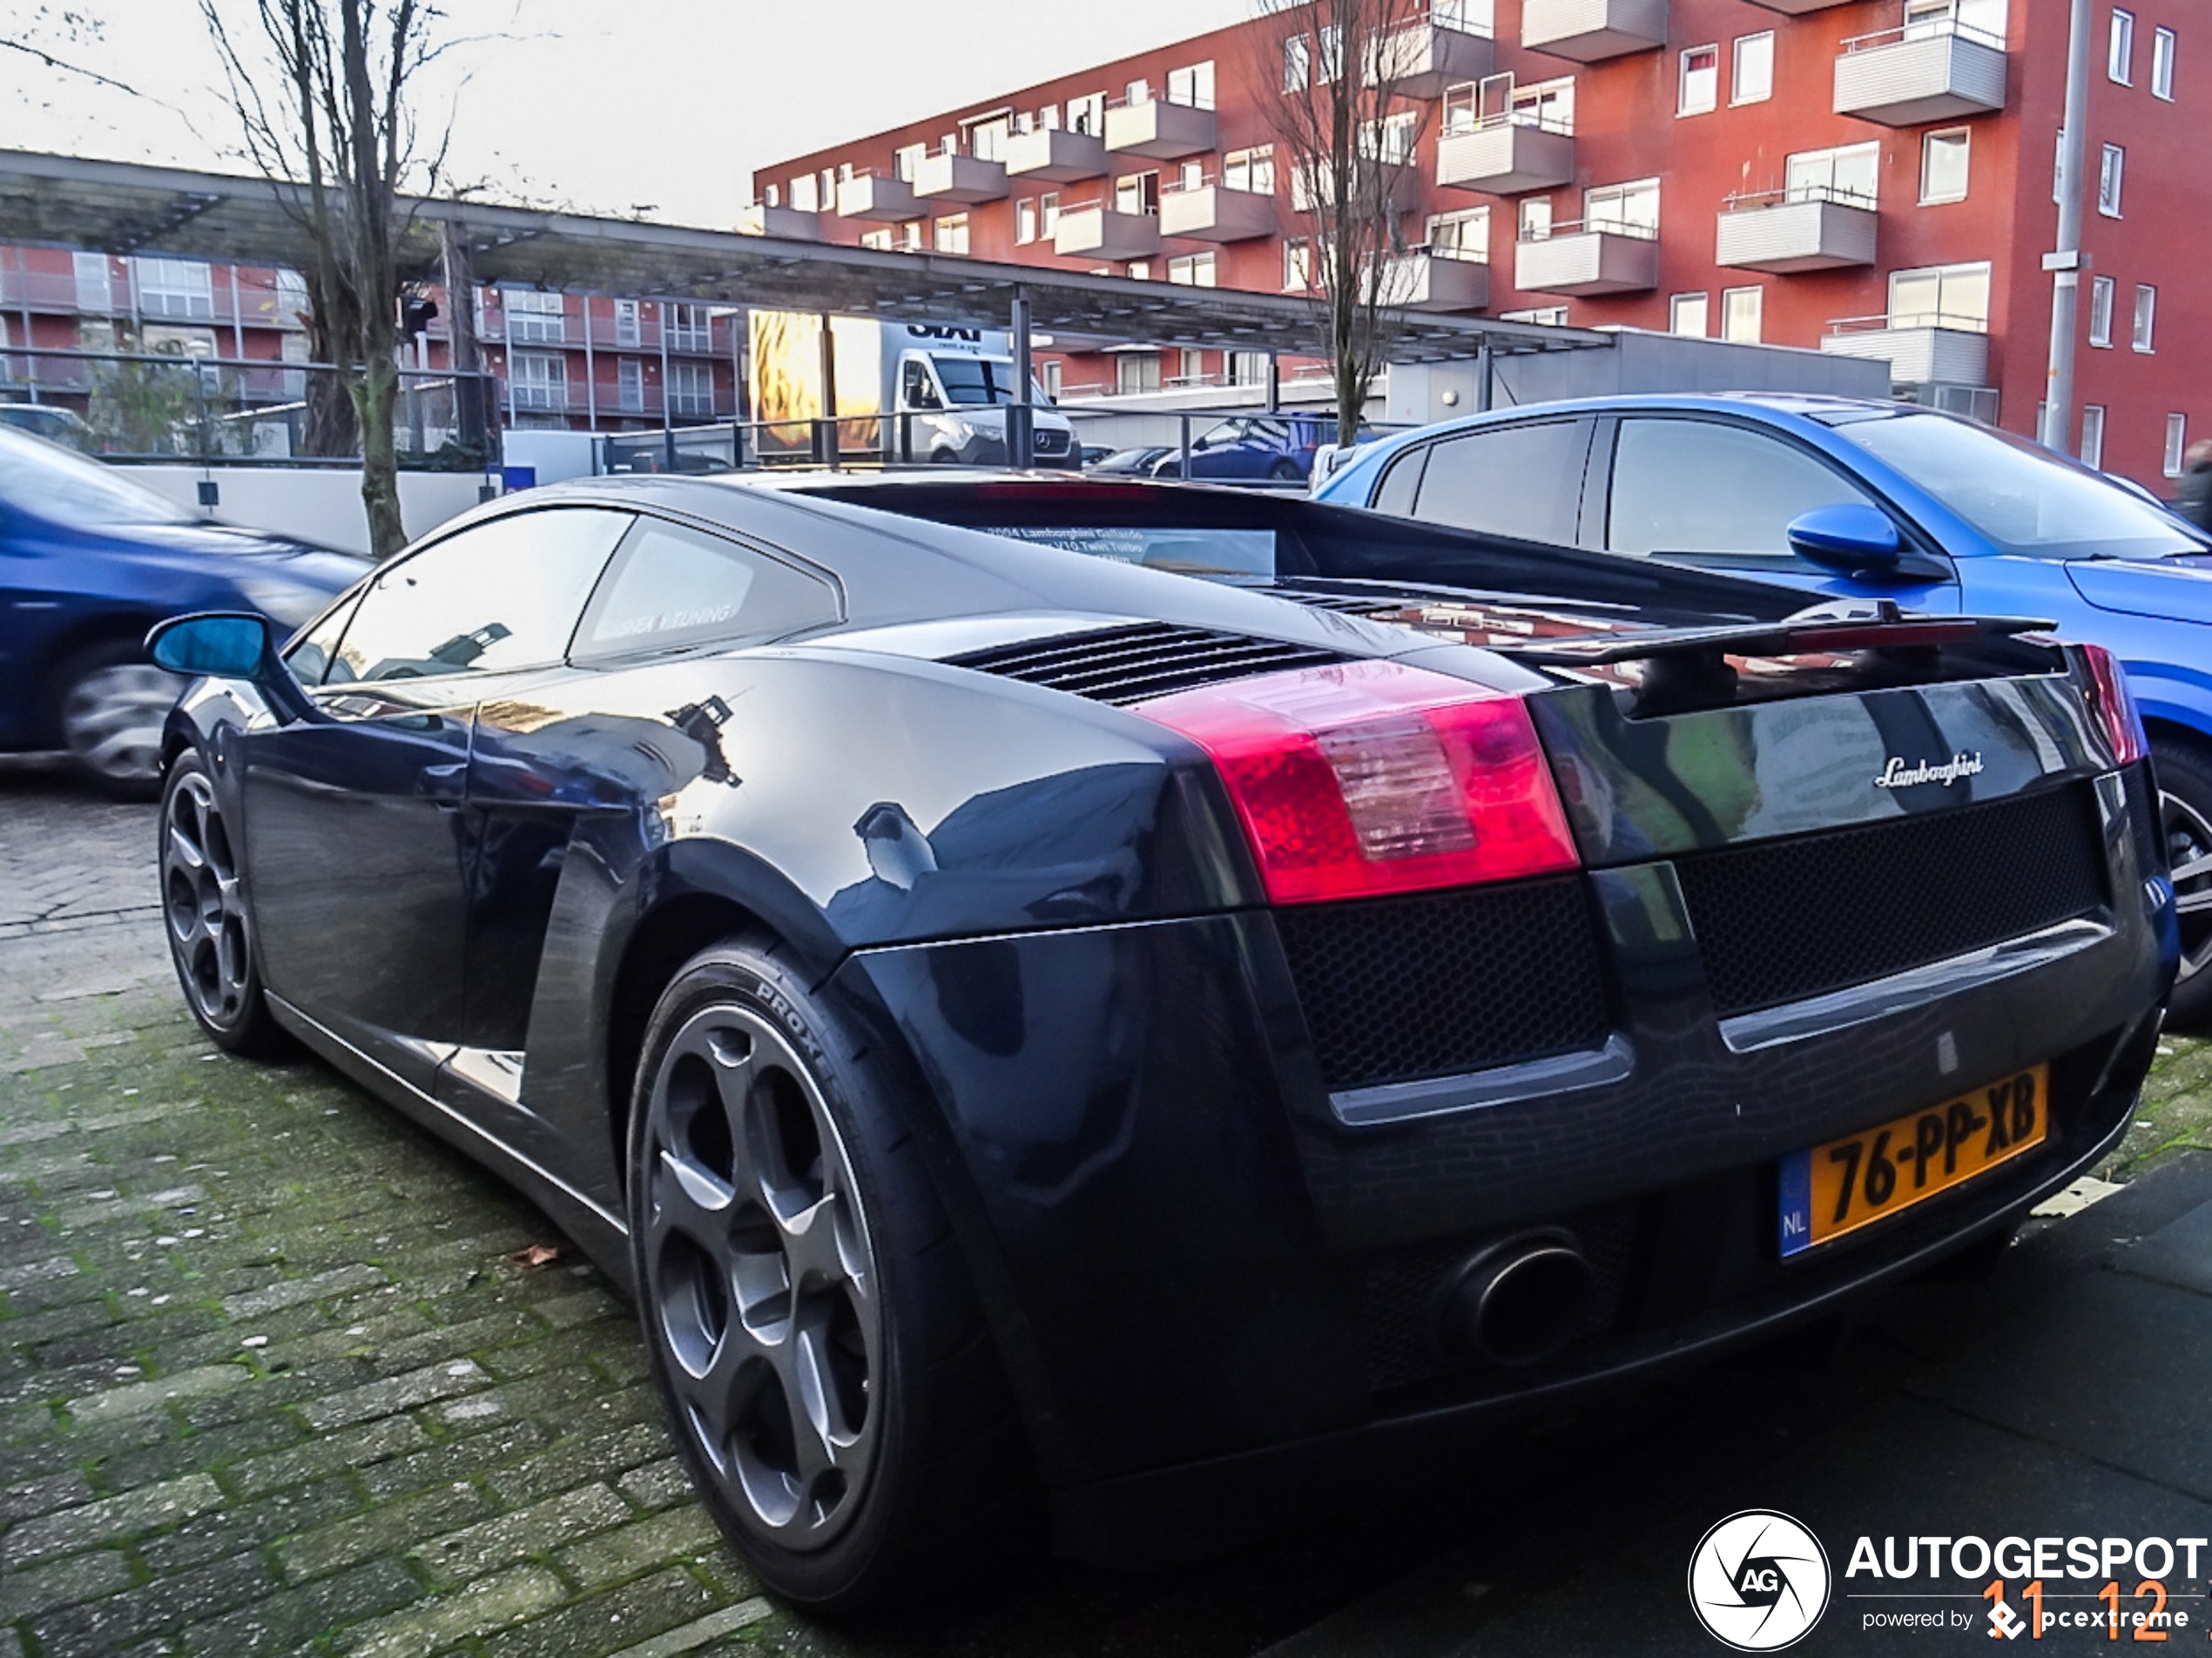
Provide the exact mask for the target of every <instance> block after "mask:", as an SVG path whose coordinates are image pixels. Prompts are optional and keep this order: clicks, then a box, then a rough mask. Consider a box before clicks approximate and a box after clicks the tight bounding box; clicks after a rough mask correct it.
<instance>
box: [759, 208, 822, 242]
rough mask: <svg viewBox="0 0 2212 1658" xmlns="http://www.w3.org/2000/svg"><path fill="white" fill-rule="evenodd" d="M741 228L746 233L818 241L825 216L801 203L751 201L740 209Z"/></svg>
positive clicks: (796, 240)
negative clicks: (781, 204) (776, 204)
mask: <svg viewBox="0 0 2212 1658" xmlns="http://www.w3.org/2000/svg"><path fill="white" fill-rule="evenodd" d="M738 233H740V234H742V235H745V236H777V237H781V238H783V239H785V240H786V241H794V242H819V241H820V240H821V239H822V216H821V215H820V214H819V213H810V212H806V210H805V209H803V208H799V207H783V206H777V207H771V206H768V205H767V204H766V203H765V202H758V201H756V202H752V203H749V204H747V205H746V206H743V207H740V208H738Z"/></svg>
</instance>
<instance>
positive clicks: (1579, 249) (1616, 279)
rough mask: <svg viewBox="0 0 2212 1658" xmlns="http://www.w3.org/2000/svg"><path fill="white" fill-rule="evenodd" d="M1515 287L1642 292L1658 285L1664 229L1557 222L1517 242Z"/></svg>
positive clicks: (1579, 294)
mask: <svg viewBox="0 0 2212 1658" xmlns="http://www.w3.org/2000/svg"><path fill="white" fill-rule="evenodd" d="M1513 285H1514V286H1515V287H1517V288H1519V289H1521V291H1522V292H1524V293H1563V294H1567V295H1568V296H1570V297H1574V298H1583V297H1586V296H1588V295H1590V294H1596V293H1642V292H1644V291H1646V290H1648V289H1650V288H1656V287H1657V286H1659V233H1658V232H1657V231H1656V230H1647V229H1645V228H1643V227H1642V226H1633V225H1597V226H1588V225H1581V224H1576V223H1567V224H1561V225H1554V226H1553V227H1552V233H1551V234H1550V235H1548V236H1545V237H1541V238H1538V239H1534V240H1531V241H1524V242H1521V243H1519V244H1517V245H1516V246H1515V247H1514V261H1513Z"/></svg>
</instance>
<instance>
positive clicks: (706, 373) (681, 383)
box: [668, 362, 714, 415]
mask: <svg viewBox="0 0 2212 1658" xmlns="http://www.w3.org/2000/svg"><path fill="white" fill-rule="evenodd" d="M668 412H669V413H670V414H704V415H711V414H713V413H714V365H713V364H712V363H703V362H672V363H671V364H669V366H668Z"/></svg>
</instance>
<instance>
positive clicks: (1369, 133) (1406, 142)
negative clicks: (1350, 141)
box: [1359, 110, 1421, 167]
mask: <svg viewBox="0 0 2212 1658" xmlns="http://www.w3.org/2000/svg"><path fill="white" fill-rule="evenodd" d="M1420 130H1421V115H1420V111H1419V110H1402V111H1399V113H1397V114H1395V115H1386V116H1385V117H1383V118H1381V119H1380V120H1379V121H1369V122H1367V123H1366V124H1365V125H1363V126H1361V128H1360V129H1359V153H1360V154H1361V155H1363V156H1366V158H1368V159H1369V160H1371V161H1380V162H1381V163H1382V164H1383V165H1385V166H1387V167H1402V166H1404V165H1406V163H1407V162H1409V161H1411V160H1412V159H1413V144H1414V141H1415V140H1416V139H1418V138H1420Z"/></svg>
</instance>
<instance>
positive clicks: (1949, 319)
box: [1889, 259, 1989, 334]
mask: <svg viewBox="0 0 2212 1658" xmlns="http://www.w3.org/2000/svg"><path fill="white" fill-rule="evenodd" d="M1889 323H1890V327H1892V328H1958V329H1962V330H1964V331H1965V332H1966V333H1968V334H1987V333H1988V332H1989V261H1988V260H1986V259H1983V260H1981V261H1979V263H1977V264H1973V265H1930V266H1923V267H1921V268H1920V269H1919V270H1914V271H1892V273H1890V314H1889Z"/></svg>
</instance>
